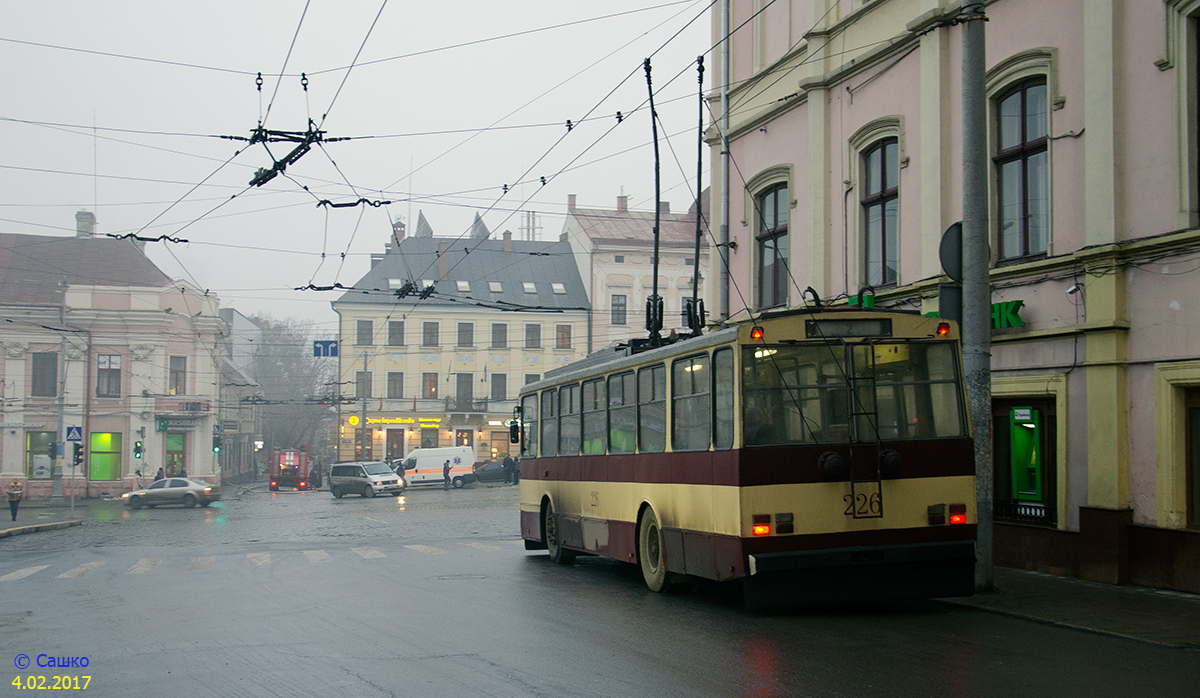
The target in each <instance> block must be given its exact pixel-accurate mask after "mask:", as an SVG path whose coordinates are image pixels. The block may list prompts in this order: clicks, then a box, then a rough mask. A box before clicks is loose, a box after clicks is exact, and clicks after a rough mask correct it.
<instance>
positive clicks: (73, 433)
mask: <svg viewBox="0 0 1200 698" xmlns="http://www.w3.org/2000/svg"><path fill="white" fill-rule="evenodd" d="M67 441H83V430H82V429H80V428H79V427H67Z"/></svg>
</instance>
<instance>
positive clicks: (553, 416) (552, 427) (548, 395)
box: [541, 388, 558, 456]
mask: <svg viewBox="0 0 1200 698" xmlns="http://www.w3.org/2000/svg"><path fill="white" fill-rule="evenodd" d="M557 405H558V391H557V390H555V389H553V388H551V389H549V390H545V391H542V422H541V423H542V455H543V456H553V455H557V454H558V410H557V409H555V408H556V407H557Z"/></svg>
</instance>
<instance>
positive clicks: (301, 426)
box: [253, 316, 337, 454]
mask: <svg viewBox="0 0 1200 698" xmlns="http://www.w3.org/2000/svg"><path fill="white" fill-rule="evenodd" d="M253 319H254V322H255V323H257V324H258V325H259V327H261V328H262V329H263V346H261V347H259V349H258V352H259V353H258V360H257V362H256V363H257V369H258V371H257V377H258V382H259V385H260V386H261V388H262V392H263V404H262V408H263V409H262V415H263V419H262V424H263V439H264V441H265V442H266V443H265V444H264V446H265V448H266V450H267V451H268V452H269V451H270V450H272V449H277V448H300V447H301V446H302V445H305V446H307V447H308V450H309V452H311V453H314V454H324V453H326V452H327V451H328V448H329V438H330V430H331V429H332V428H333V422H334V420H335V419H336V414H335V412H334V407H333V405H334V402H333V401H332V400H331V398H329V397H328V396H330V395H331V394H336V391H334V390H332V387H333V381H335V380H336V376H337V360H336V359H330V358H325V357H314V356H313V340H314V339H315V338H316V337H315V335H314V330H313V325H312V323H311V322H307V321H303V320H297V319H295V318H286V319H282V320H276V319H274V318H272V317H269V316H267V317H263V316H256V317H254V318H253Z"/></svg>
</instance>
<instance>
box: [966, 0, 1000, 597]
mask: <svg viewBox="0 0 1200 698" xmlns="http://www.w3.org/2000/svg"><path fill="white" fill-rule="evenodd" d="M959 22H960V23H961V24H962V28H963V38H962V52H963V62H962V94H963V115H962V118H963V230H962V256H963V265H962V269H963V322H962V338H963V339H962V343H963V369H964V371H965V372H966V379H967V403H968V407H969V409H970V411H971V435H972V437H973V440H974V442H975V506H976V512H977V521H978V524H977V528H976V530H977V535H976V539H975V541H976V542H975V555H976V562H975V588H976V589H978V590H980V591H986V590H990V589H991V588H992V584H993V565H992V560H993V554H992V553H993V543H992V489H993V481H992V480H993V472H992V469H993V465H992V355H991V350H992V334H991V333H992V312H991V308H992V287H991V283H990V282H989V279H988V263H989V261H990V258H991V253H990V251H989V247H988V209H987V206H988V202H987V171H988V151H987V94H986V92H985V88H984V80H985V74H986V71H985V53H984V45H985V44H984V27H985V26H986V17H985V16H984V3H982V2H971V3H970V4H967V5H964V6H963V9H962V13H961V14H960V15H959Z"/></svg>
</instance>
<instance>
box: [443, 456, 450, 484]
mask: <svg viewBox="0 0 1200 698" xmlns="http://www.w3.org/2000/svg"><path fill="white" fill-rule="evenodd" d="M442 489H443V490H448V489H450V461H449V459H447V460H446V463H445V465H443V466H442Z"/></svg>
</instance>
